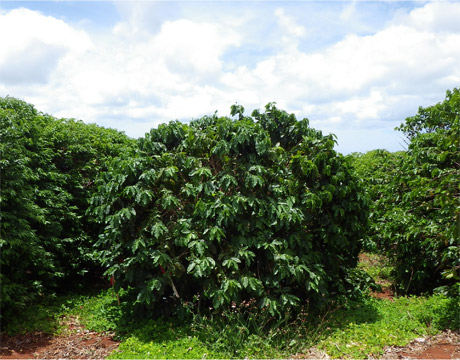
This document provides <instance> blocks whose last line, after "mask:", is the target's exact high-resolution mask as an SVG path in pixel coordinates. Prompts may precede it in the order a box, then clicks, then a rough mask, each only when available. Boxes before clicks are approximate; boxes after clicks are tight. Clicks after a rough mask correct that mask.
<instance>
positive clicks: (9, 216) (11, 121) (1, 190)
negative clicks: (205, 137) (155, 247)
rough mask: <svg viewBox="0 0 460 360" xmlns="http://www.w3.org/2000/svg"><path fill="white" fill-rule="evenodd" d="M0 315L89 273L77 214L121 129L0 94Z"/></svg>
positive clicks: (89, 225) (85, 225) (88, 240)
mask: <svg viewBox="0 0 460 360" xmlns="http://www.w3.org/2000/svg"><path fill="white" fill-rule="evenodd" d="M0 136H1V143H0V171H1V187H0V195H1V198H0V201H1V202H0V206H1V227H0V230H1V237H0V248H1V274H0V280H1V306H2V307H1V314H2V316H3V318H4V319H5V318H8V317H11V316H13V315H14V313H15V312H17V311H20V310H21V309H23V308H24V306H26V305H27V304H28V303H30V301H32V300H33V299H35V298H36V297H37V296H38V295H40V294H45V293H46V292H47V290H50V289H55V288H57V287H58V286H59V287H60V288H63V287H64V288H65V287H70V286H73V285H75V283H76V282H77V281H81V278H82V276H83V275H84V274H85V273H86V272H88V271H94V270H95V269H94V266H95V265H94V264H95V263H94V260H93V257H94V256H93V255H94V253H95V252H94V249H92V244H93V243H94V241H93V239H94V238H95V237H96V234H97V233H98V232H99V229H98V228H97V224H95V223H94V222H92V221H91V220H90V218H89V217H87V216H86V215H85V211H86V207H87V206H88V198H89V197H90V196H91V195H92V193H93V192H94V190H95V185H94V180H95V179H96V178H97V176H98V174H99V173H100V172H102V171H105V170H106V169H107V162H108V160H109V159H110V158H112V157H113V156H116V155H120V154H121V153H122V152H123V151H124V150H125V148H127V147H128V146H130V144H131V140H129V139H128V138H127V137H126V136H125V135H124V134H122V133H119V132H117V131H115V130H111V129H104V128H101V127H98V126H96V125H87V124H84V123H83V122H81V121H75V120H71V119H56V118H54V117H52V116H49V115H46V114H43V113H40V112H38V111H37V110H35V108H34V107H33V106H32V105H30V104H27V103H25V102H23V101H20V100H17V99H14V98H11V97H6V98H0Z"/></svg>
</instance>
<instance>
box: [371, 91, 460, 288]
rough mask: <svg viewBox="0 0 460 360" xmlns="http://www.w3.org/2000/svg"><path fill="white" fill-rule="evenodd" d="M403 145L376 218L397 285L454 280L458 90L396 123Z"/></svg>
mask: <svg viewBox="0 0 460 360" xmlns="http://www.w3.org/2000/svg"><path fill="white" fill-rule="evenodd" d="M398 130H400V131H402V132H403V133H404V135H406V137H407V140H408V144H409V147H408V150H407V153H406V155H405V156H404V157H403V158H402V159H401V161H400V163H399V166H398V167H399V169H398V171H397V172H394V176H393V178H392V181H391V182H390V183H389V185H388V187H387V188H386V190H385V193H384V195H383V196H384V197H385V198H386V211H384V212H383V215H382V216H381V218H380V219H379V221H380V224H379V226H380V228H381V234H382V238H383V243H381V244H380V245H381V247H382V248H383V249H384V250H385V251H386V253H387V255H388V256H389V258H390V260H391V261H392V262H393V264H394V265H395V269H396V272H395V276H396V282H397V286H398V291H399V292H401V293H423V292H429V291H432V290H433V289H434V288H436V287H440V286H445V285H456V286H455V287H454V288H453V289H454V291H455V292H456V293H457V295H458V290H459V287H458V286H459V279H460V277H459V271H460V187H459V186H460V90H459V89H453V90H452V91H447V94H446V99H445V100H444V101H443V102H441V103H438V104H436V105H433V106H429V107H426V108H423V107H420V108H419V111H418V113H417V114H416V115H415V116H412V117H409V118H407V119H406V121H405V122H404V123H403V124H402V125H401V126H400V127H399V128H398Z"/></svg>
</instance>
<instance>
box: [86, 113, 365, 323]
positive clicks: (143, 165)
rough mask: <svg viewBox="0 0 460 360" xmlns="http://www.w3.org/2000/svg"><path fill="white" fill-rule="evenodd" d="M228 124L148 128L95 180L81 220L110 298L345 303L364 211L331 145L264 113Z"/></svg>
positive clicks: (288, 119) (288, 118)
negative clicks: (124, 294) (108, 282)
mask: <svg viewBox="0 0 460 360" xmlns="http://www.w3.org/2000/svg"><path fill="white" fill-rule="evenodd" d="M232 116H234V117H236V118H234V119H232V118H227V117H217V115H214V116H205V117H203V118H201V119H199V120H195V121H192V122H190V124H184V123H180V122H170V123H169V124H163V125H160V126H159V127H158V128H157V129H152V130H151V131H150V133H148V134H146V136H145V137H144V138H141V139H140V140H139V148H138V151H137V152H136V154H134V155H133V156H131V157H129V158H128V157H123V158H118V159H116V160H115V161H114V162H113V163H112V166H111V168H110V169H109V171H108V172H107V173H105V174H104V176H103V178H102V179H101V181H100V183H99V188H98V189H99V191H98V193H97V194H96V195H95V196H94V197H93V198H92V200H91V207H90V210H89V212H90V213H91V214H92V215H93V216H94V217H95V218H97V219H98V220H99V221H100V222H101V223H103V224H104V226H105V229H104V231H103V233H102V234H101V235H100V239H99V242H98V246H99V247H100V248H101V250H102V251H101V260H102V262H103V264H104V265H105V266H106V268H107V275H108V276H113V278H114V280H115V287H116V289H119V288H125V289H128V288H130V289H133V291H134V292H135V293H136V295H137V302H139V303H143V304H153V305H155V304H158V303H159V302H160V301H162V299H168V300H167V304H163V305H162V307H165V306H167V305H168V304H169V305H170V306H174V305H175V304H179V303H180V301H193V300H194V299H197V298H199V299H200V300H199V303H201V304H202V306H204V304H206V306H208V307H213V308H215V309H219V308H221V307H222V306H226V305H228V304H230V303H231V302H236V303H239V302H241V301H243V300H247V299H257V300H258V304H259V306H261V307H267V308H268V309H270V311H271V312H272V314H276V313H278V314H279V313H281V312H283V311H284V310H286V309H287V308H290V307H294V308H295V307H297V306H298V305H299V304H303V303H305V301H307V300H308V301H309V302H310V304H314V306H320V305H321V304H322V303H324V301H326V300H329V299H330V298H331V297H334V296H338V295H344V294H345V295H346V294H348V295H349V294H351V293H352V292H353V291H354V290H356V286H357V281H358V280H360V279H359V276H358V275H357V273H356V270H354V268H355V266H356V263H357V258H358V253H359V251H360V248H361V242H360V239H361V238H362V237H363V235H364V231H365V228H366V222H367V206H368V204H367V200H366V198H365V197H364V196H363V195H362V193H361V189H360V188H359V186H358V185H357V184H358V183H357V181H355V180H356V179H355V178H354V176H353V175H352V172H351V169H350V165H349V163H348V161H347V160H346V159H345V158H344V157H343V156H342V155H340V154H338V153H336V152H335V151H334V149H333V147H334V144H335V141H334V138H333V136H332V135H328V136H323V135H322V134H321V132H319V131H316V130H314V129H312V128H310V127H309V125H308V120H307V119H303V120H301V121H298V120H297V119H296V118H295V116H294V115H292V114H291V115H290V114H288V113H286V112H285V111H282V110H279V109H277V108H276V107H275V105H274V104H268V105H267V106H266V108H265V111H264V112H260V111H254V112H253V114H252V116H251V117H249V116H244V109H243V107H242V106H232ZM173 299H176V300H173Z"/></svg>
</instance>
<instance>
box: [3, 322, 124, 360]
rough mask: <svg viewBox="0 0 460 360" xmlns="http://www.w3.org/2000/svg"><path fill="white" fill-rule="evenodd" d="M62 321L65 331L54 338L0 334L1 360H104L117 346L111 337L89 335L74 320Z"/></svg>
mask: <svg viewBox="0 0 460 360" xmlns="http://www.w3.org/2000/svg"><path fill="white" fill-rule="evenodd" d="M63 321H64V322H65V325H66V330H65V331H64V332H63V333H62V334H60V335H57V336H53V335H49V334H44V333H28V334H24V335H15V336H8V335H5V334H0V359H103V358H105V357H107V356H108V355H109V354H110V353H111V352H112V351H113V350H115V349H116V348H117V347H118V345H119V343H118V342H117V341H114V340H113V334H101V333H97V332H94V331H89V330H87V329H85V328H84V327H83V326H82V325H80V323H79V322H78V319H75V318H66V319H63Z"/></svg>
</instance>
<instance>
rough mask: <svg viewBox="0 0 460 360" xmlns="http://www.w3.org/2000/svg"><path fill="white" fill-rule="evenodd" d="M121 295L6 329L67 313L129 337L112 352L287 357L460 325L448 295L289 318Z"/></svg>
mask: <svg viewBox="0 0 460 360" xmlns="http://www.w3.org/2000/svg"><path fill="white" fill-rule="evenodd" d="M374 265H375V262H374ZM374 265H366V266H367V267H368V268H369V267H370V268H372V266H374ZM366 266H365V267H366ZM375 266H378V265H375ZM372 271H375V270H371V272H372ZM377 280H378V279H377ZM120 295H121V303H120V304H119V303H118V299H117V297H116V296H115V294H114V293H113V292H112V290H111V289H108V290H103V291H100V292H98V293H95V294H90V295H88V294H86V295H74V296H68V297H61V298H59V297H58V298H55V299H51V300H49V301H43V302H42V303H40V304H36V306H35V307H31V308H29V309H28V310H27V311H26V312H25V313H23V314H22V316H20V317H18V319H17V321H16V322H15V323H14V324H6V326H4V330H6V331H7V332H8V333H10V334H13V333H20V332H26V331H44V332H48V333H59V332H60V330H62V329H61V327H62V325H59V320H60V319H63V318H65V317H73V318H77V319H78V320H79V322H80V323H81V324H82V325H84V326H85V327H86V328H88V329H89V330H93V331H98V332H111V333H115V334H116V335H115V337H116V339H117V340H119V341H121V344H120V346H119V348H118V349H117V350H116V351H114V352H113V353H112V354H111V355H110V358H114V359H122V358H183V359H184V358H287V357H290V356H292V355H294V354H305V353H307V352H308V351H309V349H311V348H312V347H315V348H316V349H317V350H319V351H323V352H325V353H327V354H328V355H329V356H330V357H332V358H366V357H369V356H372V357H379V356H380V355H381V354H382V353H383V349H384V347H385V346H392V345H396V346H404V345H406V344H407V343H409V342H410V341H411V340H412V339H414V338H416V337H421V336H425V335H434V334H436V333H438V332H440V331H441V330H443V329H454V330H455V329H460V316H459V312H458V309H459V308H460V303H459V298H458V297H446V296H445V295H442V294H435V295H431V296H427V297H397V298H394V299H393V300H381V299H376V298H373V297H370V296H368V297H364V298H363V299H361V300H360V301H355V302H352V303H348V304H345V305H341V306H338V305H335V306H331V307H330V308H329V309H328V310H327V311H324V312H323V313H321V314H317V313H316V314H313V313H309V310H308V306H305V307H304V309H303V310H302V311H301V312H300V313H299V314H297V315H296V316H295V317H293V316H291V315H290V314H286V317H284V318H281V319H279V318H274V317H272V316H271V315H270V313H269V311H267V309H258V308H257V307H256V306H254V304H253V303H251V302H247V303H242V304H232V305H231V306H230V307H229V308H228V309H227V310H225V311H224V312H223V313H219V314H217V313H215V314H213V313H212V312H205V311H204V309H201V311H199V309H198V308H196V307H194V306H193V305H192V304H190V303H187V304H184V311H183V313H182V314H181V316H180V317H176V318H175V319H172V318H159V319H156V320H152V319H149V317H148V316H145V317H144V318H143V319H142V318H139V317H136V318H135V317H134V316H133V312H132V308H130V306H129V301H127V300H126V299H127V297H126V296H125V295H126V294H120ZM3 325H5V324H2V326H3Z"/></svg>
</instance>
